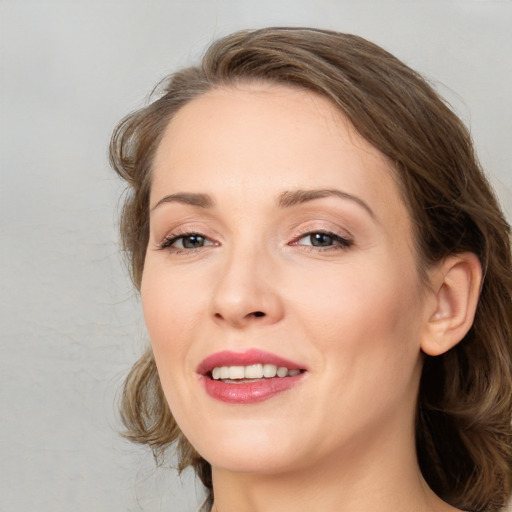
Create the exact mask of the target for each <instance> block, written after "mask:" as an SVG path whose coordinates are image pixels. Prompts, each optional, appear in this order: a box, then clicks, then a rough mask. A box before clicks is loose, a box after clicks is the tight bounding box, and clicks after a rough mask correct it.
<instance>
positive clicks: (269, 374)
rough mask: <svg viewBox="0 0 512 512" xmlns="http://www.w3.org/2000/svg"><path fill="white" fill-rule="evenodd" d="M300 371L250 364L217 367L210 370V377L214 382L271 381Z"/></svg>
mask: <svg viewBox="0 0 512 512" xmlns="http://www.w3.org/2000/svg"><path fill="white" fill-rule="evenodd" d="M299 373H300V370H288V368H285V367H284V366H279V367H277V366H276V365H275V364H251V365H249V366H217V367H215V368H214V369H213V370H212V377H213V378H214V379H215V380H224V379H229V380H241V379H262V378H263V377H265V378H267V379H271V378H273V377H275V376H276V375H277V376H278V377H293V376H294V375H298V374H299Z"/></svg>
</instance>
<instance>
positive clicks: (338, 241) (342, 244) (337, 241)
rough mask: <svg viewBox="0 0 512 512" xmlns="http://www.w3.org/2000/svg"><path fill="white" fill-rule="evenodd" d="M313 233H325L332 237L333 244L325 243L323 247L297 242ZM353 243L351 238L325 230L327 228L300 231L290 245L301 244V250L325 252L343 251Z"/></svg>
mask: <svg viewBox="0 0 512 512" xmlns="http://www.w3.org/2000/svg"><path fill="white" fill-rule="evenodd" d="M313 235H325V236H328V237H329V238H331V239H332V241H333V245H327V246H324V247H321V246H315V245H313V244H311V245H309V244H299V242H300V240H302V239H303V238H306V237H311V236H313ZM353 244H354V242H353V240H351V239H350V238H347V237H344V236H342V235H340V234H338V233H335V232H332V231H327V230H322V229H318V230H312V231H306V232H304V233H301V235H300V236H299V237H298V238H297V239H296V241H295V242H292V243H291V244H290V245H295V246H301V247H302V249H303V250H306V251H315V252H326V251H343V250H347V249H349V248H350V247H351V246H352V245H353Z"/></svg>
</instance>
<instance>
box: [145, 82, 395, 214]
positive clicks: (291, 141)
mask: <svg viewBox="0 0 512 512" xmlns="http://www.w3.org/2000/svg"><path fill="white" fill-rule="evenodd" d="M304 188H342V189H343V190H344V191H346V192H348V193H353V194H356V195H362V196H364V198H365V200H367V201H370V202H372V203H373V204H374V205H375V206H376V208H379V205H380V206H382V207H386V205H387V206H389V205H392V206H397V208H395V209H397V211H396V212H394V213H395V214H399V215H402V216H403V214H404V209H403V208H404V207H403V204H402V201H401V198H400V194H399V190H398V187H397V185H396V183H395V179H394V171H393V169H392V166H391V164H390V163H389V161H388V159H387V158H386V157H385V156H384V155H383V154H382V153H380V152H379V151H378V150H377V149H376V148H374V147H373V146H372V145H371V144H370V143H368V142H367V141H366V140H365V139H363V138H362V137H361V136H360V135H359V134H358V133H357V132H356V130H355V129H354V127H353V126H352V124H351V123H350V122H349V121H348V120H347V119H346V118H345V117H344V116H343V114H342V113H341V112H340V111H339V110H338V109H337V108H336V107H335V106H334V105H333V104H332V103H331V102H330V101H329V100H328V99H327V98H324V97H322V96H320V95H318V94H315V93H313V92H310V91H304V90H299V89H297V88H292V87H285V86H276V85H269V84H244V85H239V86H236V87H229V88H221V89H215V90H212V91H210V92H209V93H207V94H205V95H203V96H200V97H198V98H196V99H194V100H192V101H191V102H190V103H188V104H187V105H185V106H184V107H182V108H181V109H180V110H179V111H178V112H177V113H176V115H175V116H174V117H173V119H172V120H171V121H170V122H169V124H168V126H167V127H166V130H165V132H164V134H163V137H162V140H161V142H160V145H159V147H158V149H157V152H156V155H155V159H154V162H153V180H152V198H151V201H152V203H153V204H154V202H155V200H158V197H157V196H159V195H163V194H170V193H176V192H203V193H204V192H206V193H210V194H213V195H216V194H217V193H218V194H220V195H224V196H226V197H227V196H228V195H231V196H232V197H237V198H240V197H242V196H244V197H245V199H246V200H247V201H251V200H252V199H253V198H254V197H255V196H257V195H259V196H261V195H262V194H261V193H262V191H264V192H265V193H267V195H268V197H273V196H275V195H276V194H279V193H281V192H284V191H286V190H294V189H304ZM388 209H389V208H388ZM390 210H393V208H391V209H390ZM398 210H399V211H398ZM388 213H393V212H392V211H390V212H388Z"/></svg>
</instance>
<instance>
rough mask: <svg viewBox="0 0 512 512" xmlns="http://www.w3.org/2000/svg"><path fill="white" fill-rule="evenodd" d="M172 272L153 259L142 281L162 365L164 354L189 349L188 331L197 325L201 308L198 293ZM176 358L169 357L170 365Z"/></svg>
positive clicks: (145, 306)
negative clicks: (171, 274) (187, 343)
mask: <svg viewBox="0 0 512 512" xmlns="http://www.w3.org/2000/svg"><path fill="white" fill-rule="evenodd" d="M168 274H169V273H168V272H166V271H165V268H160V266H159V265H156V264H155V263H153V262H152V261H151V260H150V261H147V262H146V266H145V268H144V274H143V277H142V283H141V298H142V308H143V312H144V319H145V322H146V327H147V330H148V334H149V337H150V340H151V345H152V347H153V352H154V354H155V358H156V359H157V364H158V365H160V364H161V362H160V361H159V359H160V357H161V356H163V355H179V354H180V352H182V351H183V350H184V349H185V348H186V345H185V340H186V339H187V337H186V333H187V332H188V331H189V330H190V329H191V328H192V326H193V325H195V324H197V310H198V307H199V304H198V296H197V295H195V296H193V294H190V293H187V290H188V288H187V287H186V286H184V284H183V283H178V282H176V280H175V279H172V278H171V277H170V276H169V275H168ZM174 360H176V358H175V357H172V358H166V364H169V363H168V362H167V361H169V362H172V361H174Z"/></svg>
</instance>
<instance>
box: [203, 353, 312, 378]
mask: <svg viewBox="0 0 512 512" xmlns="http://www.w3.org/2000/svg"><path fill="white" fill-rule="evenodd" d="M251 364H275V365H276V366H283V367H285V368H288V370H305V369H306V368H305V366H304V365H301V364H298V363H295V362H293V361H290V360H289V359H284V358H283V357H280V356H278V355H276V354H272V353H271V352H265V351H262V350H258V349H250V350H246V351H244V352H232V351H230V350H224V351H222V352H216V353H214V354H211V355H210V356H208V357H206V358H205V359H203V361H201V363H199V366H198V367H197V370H196V371H197V373H199V374H201V375H206V374H207V373H209V372H211V371H212V370H213V369H214V368H217V367H220V366H249V365H251Z"/></svg>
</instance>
